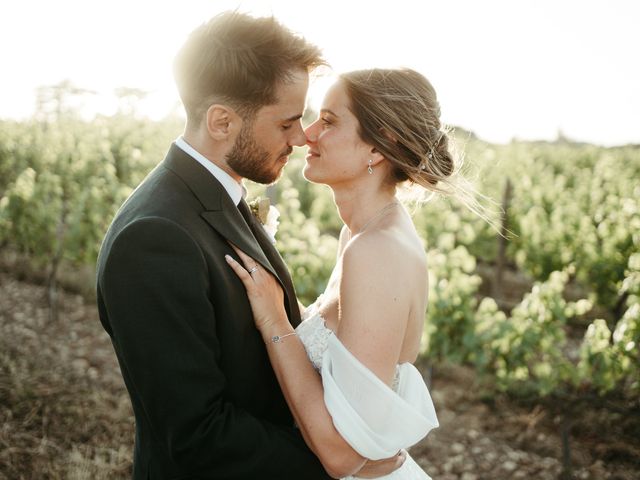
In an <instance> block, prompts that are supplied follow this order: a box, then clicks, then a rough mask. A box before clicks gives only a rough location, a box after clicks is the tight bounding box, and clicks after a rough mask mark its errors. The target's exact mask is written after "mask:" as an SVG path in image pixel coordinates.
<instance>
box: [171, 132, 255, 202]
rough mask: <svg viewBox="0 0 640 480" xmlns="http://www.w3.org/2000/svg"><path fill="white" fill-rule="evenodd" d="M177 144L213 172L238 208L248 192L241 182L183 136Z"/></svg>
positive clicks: (177, 140) (178, 139)
mask: <svg viewBox="0 0 640 480" xmlns="http://www.w3.org/2000/svg"><path fill="white" fill-rule="evenodd" d="M175 144H176V145H177V146H178V147H179V148H180V149H182V150H183V151H184V152H185V153H186V154H187V155H189V156H190V157H192V158H193V159H194V160H196V161H197V162H198V163H200V164H201V165H202V166H203V167H204V168H206V169H207V170H209V172H211V175H213V176H214V177H216V179H217V180H218V181H219V182H220V183H221V184H222V186H223V187H224V189H225V190H226V191H227V193H228V194H229V197H231V200H232V201H233V203H234V205H236V206H237V205H238V204H239V203H240V199H242V198H243V197H244V196H245V195H246V193H247V190H246V189H245V188H244V186H243V185H242V184H241V183H240V182H237V181H236V180H234V179H233V177H231V175H229V174H228V173H227V172H225V171H224V170H222V169H221V168H220V167H219V166H217V165H216V164H215V163H213V162H212V161H211V160H209V159H207V158H206V157H205V156H204V155H202V154H201V153H200V152H198V151H197V150H196V149H195V148H193V147H192V146H191V145H189V144H188V143H187V142H186V141H185V139H184V138H183V137H182V135H181V136H179V137H178V138H177V139H176V141H175Z"/></svg>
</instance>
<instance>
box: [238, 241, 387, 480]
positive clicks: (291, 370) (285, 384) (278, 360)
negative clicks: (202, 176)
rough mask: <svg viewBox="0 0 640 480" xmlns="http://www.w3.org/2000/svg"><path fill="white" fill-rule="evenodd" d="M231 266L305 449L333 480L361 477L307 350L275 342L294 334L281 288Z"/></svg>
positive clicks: (294, 342)
mask: <svg viewBox="0 0 640 480" xmlns="http://www.w3.org/2000/svg"><path fill="white" fill-rule="evenodd" d="M238 254H239V255H240V257H241V258H242V260H243V262H244V264H245V267H251V266H252V265H254V264H255V261H254V260H252V259H251V258H250V257H248V256H247V255H245V254H244V253H242V252H240V251H238ZM227 261H228V263H229V265H230V266H231V267H232V268H233V269H234V271H235V272H236V274H238V276H239V277H240V279H241V280H242V281H243V283H244V285H245V287H246V288H247V293H248V295H249V298H250V300H251V307H252V309H253V312H254V316H255V321H256V326H257V327H258V330H259V331H260V333H261V334H262V337H263V339H264V341H265V343H266V345H267V352H268V354H269V359H270V361H271V364H272V366H273V370H274V371H275V373H276V377H277V379H278V382H279V384H280V388H281V389H282V391H283V393H284V397H285V399H286V401H287V404H288V405H289V408H290V410H291V412H292V414H293V417H294V418H295V421H296V423H297V424H298V426H299V427H300V431H301V432H302V435H303V437H304V439H305V441H306V443H307V445H308V446H309V448H310V449H311V451H313V453H314V454H315V455H316V456H317V457H318V459H319V460H320V462H321V463H322V465H323V466H324V468H325V470H326V471H327V473H328V474H329V475H331V476H332V477H334V478H341V477H345V476H348V475H352V474H354V473H356V472H358V471H359V470H360V469H361V468H362V467H363V465H364V464H365V463H366V461H367V459H365V458H364V457H362V456H360V455H359V454H358V453H357V452H356V451H355V450H353V448H351V446H350V445H349V444H348V443H347V442H346V441H345V440H344V439H343V438H342V436H341V435H340V434H339V433H338V431H337V430H336V429H335V427H334V425H333V421H332V419H331V416H330V415H329V412H328V410H327V408H326V406H325V404H324V395H323V388H322V381H321V378H320V376H319V374H318V372H316V371H315V370H314V368H313V366H312V364H311V362H310V361H309V359H308V357H307V354H306V351H305V349H304V346H303V345H302V343H301V342H300V340H299V339H298V338H297V336H295V335H291V336H289V337H286V338H283V339H282V340H281V341H279V342H274V341H273V340H272V338H273V337H274V336H276V335H278V336H280V337H283V336H284V335H287V334H289V333H293V332H294V329H293V327H292V326H291V324H290V323H289V320H288V319H287V316H286V312H285V310H284V306H283V293H282V289H281V287H280V285H279V284H278V283H277V281H276V280H275V279H274V278H273V277H272V276H271V274H269V273H268V272H266V271H264V269H263V268H262V267H260V268H259V270H258V271H256V272H254V273H253V276H252V275H249V273H248V272H247V270H246V269H245V268H243V267H242V266H241V265H240V264H239V263H237V262H236V261H234V260H233V259H231V257H227ZM397 466H398V465H395V467H394V468H397ZM394 468H391V469H390V470H389V471H393V469H394Z"/></svg>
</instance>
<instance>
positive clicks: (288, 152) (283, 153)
mask: <svg viewBox="0 0 640 480" xmlns="http://www.w3.org/2000/svg"><path fill="white" fill-rule="evenodd" d="M292 153H293V147H289V148H287V149H286V150H284V151H283V152H282V153H281V154H280V157H288V156H289V155H291V154H292ZM280 157H278V158H280Z"/></svg>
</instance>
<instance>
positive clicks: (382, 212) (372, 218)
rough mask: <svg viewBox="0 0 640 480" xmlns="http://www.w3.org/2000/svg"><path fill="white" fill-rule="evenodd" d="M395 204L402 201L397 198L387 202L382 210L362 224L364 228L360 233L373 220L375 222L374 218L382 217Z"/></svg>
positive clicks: (362, 229)
mask: <svg viewBox="0 0 640 480" xmlns="http://www.w3.org/2000/svg"><path fill="white" fill-rule="evenodd" d="M395 205H400V203H399V202H398V201H397V200H394V201H393V202H391V203H388V204H386V205H385V206H384V207H382V208H381V209H380V210H378V212H377V213H376V214H375V215H374V216H373V217H371V218H370V219H369V220H367V223H365V224H364V225H363V226H362V228H361V229H360V231H359V232H358V233H362V232H364V231H365V230H366V229H367V227H368V226H369V225H370V224H371V222H373V221H374V220H376V219H378V218H380V217H381V216H382V215H383V214H384V213H385V212H386V211H387V210H390V209H391V207H393V206H395ZM356 235H357V234H356ZM351 236H353V235H351Z"/></svg>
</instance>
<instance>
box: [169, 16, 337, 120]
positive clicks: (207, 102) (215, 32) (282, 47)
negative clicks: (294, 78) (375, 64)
mask: <svg viewBox="0 0 640 480" xmlns="http://www.w3.org/2000/svg"><path fill="white" fill-rule="evenodd" d="M323 64H325V61H324V60H323V59H322V55H321V52H320V49H319V48H318V47H316V46H315V45H312V44H310V43H308V42H307V41H306V40H305V39H304V38H302V37H300V36H297V35H295V34H294V33H293V32H291V31H290V30H289V29H287V28H286V27H284V26H283V25H281V24H280V23H278V22H277V21H276V20H275V19H274V18H273V17H263V18H254V17H251V16H249V15H246V14H242V13H238V12H236V11H232V12H224V13H221V14H219V15H217V16H215V17H213V18H212V19H211V20H209V21H208V22H207V23H205V24H203V25H201V26H200V27H198V28H197V29H195V30H194V31H193V32H192V33H191V35H190V36H189V38H188V39H187V41H186V42H185V44H184V45H183V47H182V48H181V49H180V51H179V52H178V55H177V56H176V58H175V61H174V76H175V80H176V84H177V86H178V91H179V93H180V98H181V99H182V103H183V104H184V107H185V110H186V112H187V119H188V120H189V121H192V122H194V123H195V122H197V123H199V122H200V120H201V119H202V116H203V115H204V112H206V110H207V109H208V108H209V107H210V106H211V105H212V104H213V103H225V104H228V105H230V106H231V107H232V108H235V109H237V110H238V112H239V113H240V114H241V115H243V116H251V115H252V114H253V113H255V112H256V111H257V110H259V109H260V108H261V107H263V106H265V105H270V104H273V103H275V102H276V100H277V99H276V98H275V91H276V86H277V85H278V84H279V83H281V82H286V81H287V79H288V77H289V75H291V73H292V72H293V71H295V70H296V69H303V70H306V71H310V70H312V69H313V68H315V67H317V66H319V65H323Z"/></svg>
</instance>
